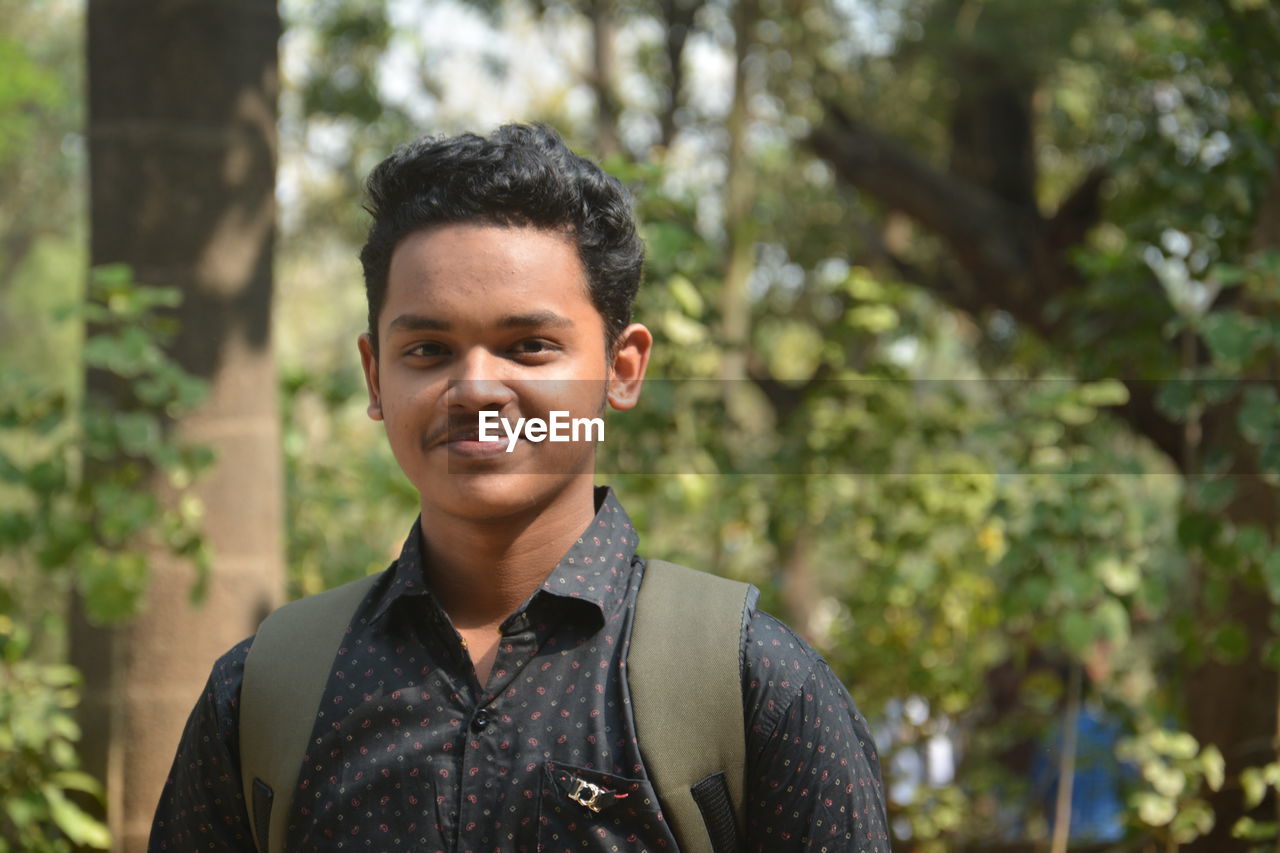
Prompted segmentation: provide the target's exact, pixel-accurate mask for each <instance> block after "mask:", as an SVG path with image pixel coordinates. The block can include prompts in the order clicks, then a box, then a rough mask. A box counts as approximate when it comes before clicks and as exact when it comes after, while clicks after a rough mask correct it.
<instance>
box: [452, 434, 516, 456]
mask: <svg viewBox="0 0 1280 853" xmlns="http://www.w3.org/2000/svg"><path fill="white" fill-rule="evenodd" d="M519 441H523V439H519ZM444 446H445V449H446V450H448V451H449V453H450V454H451V455H453V456H462V457H466V458H467V459H488V458H491V457H499V456H509V455H510V454H509V453H507V441H506V439H502V440H499V441H480V440H479V439H478V438H473V437H458V438H453V439H450V440H449V441H446V442H445V443H444Z"/></svg>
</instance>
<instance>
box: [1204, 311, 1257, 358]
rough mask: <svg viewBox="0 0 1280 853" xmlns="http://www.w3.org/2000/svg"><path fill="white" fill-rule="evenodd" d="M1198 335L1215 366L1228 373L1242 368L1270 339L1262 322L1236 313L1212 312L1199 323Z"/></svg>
mask: <svg viewBox="0 0 1280 853" xmlns="http://www.w3.org/2000/svg"><path fill="white" fill-rule="evenodd" d="M1200 334H1201V336H1202V337H1203V338H1204V341H1205V344H1206V345H1208V347H1209V354H1210V355H1211V356H1212V358H1213V361H1214V363H1215V364H1217V365H1218V366H1219V367H1222V368H1225V369H1228V370H1234V369H1238V368H1240V367H1242V366H1244V365H1245V364H1246V363H1247V362H1248V361H1249V360H1250V359H1251V358H1252V357H1253V355H1254V354H1255V353H1257V352H1258V350H1259V349H1261V348H1262V347H1263V346H1265V345H1266V344H1267V343H1268V339H1269V337H1270V335H1269V334H1268V333H1267V329H1266V327H1265V326H1264V325H1263V324H1262V323H1261V322H1259V321H1258V320H1257V319H1256V318H1254V317H1250V316H1249V315H1247V314H1242V313H1240V312H1238V311H1215V312H1213V313H1211V314H1210V315H1209V316H1207V317H1205V318H1204V320H1202V321H1201V324H1200Z"/></svg>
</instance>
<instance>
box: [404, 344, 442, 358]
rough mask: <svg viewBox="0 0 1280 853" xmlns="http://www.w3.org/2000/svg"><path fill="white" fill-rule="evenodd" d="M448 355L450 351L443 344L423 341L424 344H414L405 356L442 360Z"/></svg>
mask: <svg viewBox="0 0 1280 853" xmlns="http://www.w3.org/2000/svg"><path fill="white" fill-rule="evenodd" d="M448 354H449V350H447V349H446V348H445V347H444V345H443V344H439V343H436V342H435V341H423V342H422V343H418V344H414V345H413V346H412V347H410V348H409V349H407V350H406V351H405V355H410V356H416V357H418V358H440V357H441V356H444V355H448Z"/></svg>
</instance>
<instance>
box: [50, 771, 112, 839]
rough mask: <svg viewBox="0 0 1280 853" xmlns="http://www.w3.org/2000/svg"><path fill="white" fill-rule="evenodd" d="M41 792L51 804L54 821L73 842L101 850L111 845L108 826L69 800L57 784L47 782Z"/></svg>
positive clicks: (51, 814)
mask: <svg viewBox="0 0 1280 853" xmlns="http://www.w3.org/2000/svg"><path fill="white" fill-rule="evenodd" d="M40 792H41V793H42V794H44V798H45V801H46V802H47V803H48V804H49V814H50V816H51V817H52V818H53V822H54V823H55V824H57V826H58V829H61V830H62V831H63V832H65V833H66V834H67V837H68V838H70V839H71V841H72V842H74V843H75V844H79V845H82V846H84V847H95V848H98V849H100V850H106V849H107V848H108V847H110V846H111V833H110V832H108V831H107V827H106V826H105V825H103V824H102V823H100V822H99V821H97V820H95V819H94V818H92V817H91V816H90V815H89V814H87V813H86V812H85V811H84V810H82V809H81V808H80V807H79V806H77V805H76V804H75V803H73V802H71V801H70V800H68V799H67V798H66V796H65V795H63V793H62V791H61V790H60V789H59V788H58V787H57V786H56V785H53V784H49V783H46V784H45V785H43V786H41V788H40Z"/></svg>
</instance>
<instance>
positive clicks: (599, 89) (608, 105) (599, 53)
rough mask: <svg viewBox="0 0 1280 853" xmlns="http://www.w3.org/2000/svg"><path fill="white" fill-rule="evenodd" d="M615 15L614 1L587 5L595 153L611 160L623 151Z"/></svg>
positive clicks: (600, 1) (601, 0) (597, 1)
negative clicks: (594, 112)
mask: <svg viewBox="0 0 1280 853" xmlns="http://www.w3.org/2000/svg"><path fill="white" fill-rule="evenodd" d="M616 15H617V9H616V8H615V7H614V3H613V0H589V2H588V3H587V16H588V18H590V20H591V90H592V91H593V92H594V93H595V96H596V147H597V149H598V150H597V152H596V153H597V154H598V155H599V156H601V157H612V156H614V155H615V154H619V153H621V151H622V140H621V137H620V136H619V134H618V119H619V117H620V116H621V114H622V108H621V106H620V105H619V104H618V93H617V90H616V89H615V88H614V70H615V66H616V64H617V61H616V59H615V56H614V44H613V41H614V32H615V30H616V29H617V22H616V20H615V18H616Z"/></svg>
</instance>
